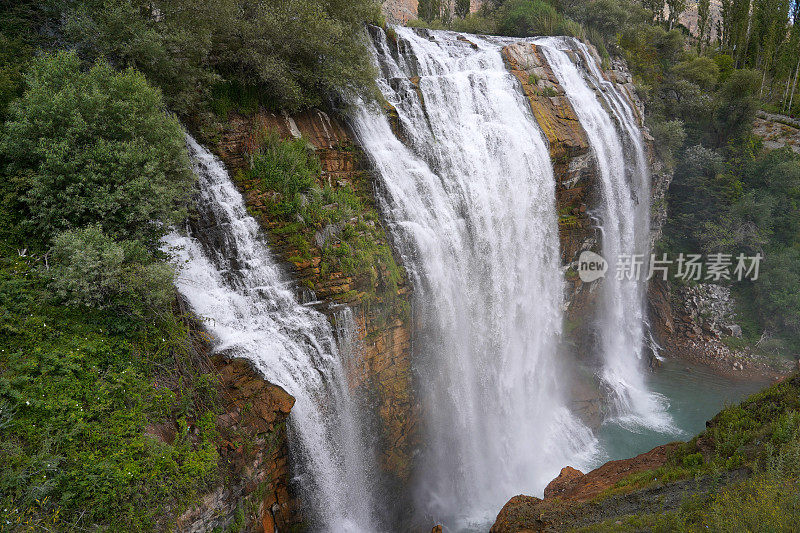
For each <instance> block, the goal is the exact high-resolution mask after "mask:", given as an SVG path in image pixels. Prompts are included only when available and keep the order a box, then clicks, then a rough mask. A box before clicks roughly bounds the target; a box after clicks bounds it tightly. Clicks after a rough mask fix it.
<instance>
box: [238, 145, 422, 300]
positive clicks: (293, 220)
mask: <svg viewBox="0 0 800 533" xmlns="http://www.w3.org/2000/svg"><path fill="white" fill-rule="evenodd" d="M255 136H256V139H257V140H256V142H255V149H254V150H253V153H251V154H249V159H250V168H249V170H247V171H246V172H244V173H242V174H240V175H239V176H238V178H237V179H238V180H239V181H240V182H241V183H243V184H244V185H245V187H255V189H256V190H257V191H258V193H259V194H261V195H262V196H263V197H264V198H265V210H266V215H267V218H266V221H267V223H268V224H269V225H270V227H271V230H272V231H273V232H274V233H276V234H279V235H285V236H286V238H287V239H288V241H289V244H290V245H291V247H292V250H293V253H294V255H293V256H291V257H290V258H289V260H290V261H291V262H292V263H294V264H296V265H303V264H306V263H308V262H310V261H312V259H313V257H320V258H321V261H320V263H319V265H318V268H319V277H320V278H322V279H326V278H327V277H329V276H330V275H331V274H332V273H335V272H341V273H342V274H344V275H345V276H349V277H351V278H353V279H354V280H355V283H354V285H353V288H352V289H351V290H350V291H348V292H346V293H344V294H341V295H339V296H337V298H339V299H340V300H343V301H347V300H351V299H357V300H358V301H360V302H361V303H362V304H364V305H365V306H366V308H367V309H369V308H370V307H371V306H373V305H375V304H384V305H381V306H380V308H381V310H382V313H383V314H386V313H400V315H404V314H405V312H406V311H407V309H405V305H406V302H405V301H404V300H402V299H400V298H398V288H399V285H400V284H401V283H402V282H403V279H404V273H403V271H402V269H401V268H400V267H399V266H398V265H397V263H396V262H395V260H394V256H393V254H392V249H391V247H390V246H389V243H388V239H387V236H386V234H385V231H384V229H383V228H382V226H381V225H380V224H379V222H378V213H377V210H376V209H375V208H374V205H372V202H371V201H370V202H369V203H368V204H365V200H364V199H365V198H369V196H370V195H371V191H370V189H369V187H366V176H365V175H364V172H363V171H357V172H354V173H352V176H353V177H352V180H353V182H352V183H336V184H331V183H324V182H323V181H322V180H321V179H320V173H321V167H320V161H319V158H318V157H317V155H316V154H315V153H314V152H313V150H312V148H311V147H310V146H309V144H308V143H307V142H306V141H305V140H304V139H295V140H282V139H280V138H279V137H278V135H277V134H276V133H275V132H269V131H258V132H256V133H255ZM351 149H352V148H351ZM309 288H310V289H312V290H314V289H315V287H314V286H313V284H312V285H311V286H309Z"/></svg>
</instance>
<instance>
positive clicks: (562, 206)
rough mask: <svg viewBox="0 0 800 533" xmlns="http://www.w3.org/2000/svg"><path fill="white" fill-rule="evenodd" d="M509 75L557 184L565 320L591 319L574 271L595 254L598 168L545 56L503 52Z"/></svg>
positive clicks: (520, 47)
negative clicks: (540, 136) (582, 258)
mask: <svg viewBox="0 0 800 533" xmlns="http://www.w3.org/2000/svg"><path fill="white" fill-rule="evenodd" d="M502 54H503V59H504V60H505V63H506V66H507V68H508V69H509V71H510V72H511V73H512V74H513V75H514V76H515V77H516V78H517V79H518V80H519V82H520V85H521V86H522V90H523V92H524V93H525V96H526V98H527V99H528V102H529V103H530V107H531V111H532V112H533V116H534V118H535V119H536V122H537V123H538V124H539V127H540V128H541V129H542V132H543V133H544V135H545V137H546V138H547V141H548V145H549V148H550V158H551V160H552V161H553V171H554V175H555V179H556V206H557V209H558V214H559V219H558V228H559V239H560V241H561V262H562V264H563V265H565V272H566V276H567V284H568V287H567V317H568V319H569V320H572V321H578V320H580V318H581V317H585V316H587V315H589V314H591V300H592V293H593V290H594V289H593V286H594V285H595V284H596V283H592V284H584V283H583V282H582V281H581V280H580V279H578V276H577V273H576V272H577V271H576V270H575V269H574V268H572V267H571V266H570V265H572V264H573V263H574V262H576V261H577V259H578V256H579V255H580V253H581V252H582V251H584V250H593V251H598V249H599V233H598V230H597V227H596V226H595V225H594V224H593V222H592V220H591V218H590V217H589V211H590V208H591V207H592V206H595V205H598V204H599V202H600V198H599V196H598V192H597V187H595V181H596V176H597V169H596V168H595V162H594V158H593V157H592V154H591V151H590V148H589V140H588V138H587V136H586V132H585V131H584V129H583V126H581V124H580V122H579V121H578V117H577V116H576V114H575V110H574V109H573V108H572V104H571V103H570V101H569V99H568V98H567V96H566V94H565V93H564V89H563V88H562V87H561V86H560V85H559V83H558V80H557V79H556V77H555V75H554V74H553V71H552V70H551V69H550V66H549V65H548V63H547V61H546V59H545V58H544V55H543V54H542V53H541V52H540V51H539V50H538V49H537V47H536V45H535V44H532V43H515V44H511V45H508V46H506V47H504V48H503V51H502Z"/></svg>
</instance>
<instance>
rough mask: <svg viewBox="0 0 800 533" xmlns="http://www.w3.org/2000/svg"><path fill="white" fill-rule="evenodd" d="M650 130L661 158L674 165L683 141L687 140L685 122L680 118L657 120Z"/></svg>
mask: <svg viewBox="0 0 800 533" xmlns="http://www.w3.org/2000/svg"><path fill="white" fill-rule="evenodd" d="M650 131H651V133H652V134H653V138H654V139H655V141H656V142H655V145H656V149H657V150H658V154H659V155H660V156H661V159H662V160H663V161H664V163H666V164H667V165H668V166H670V167H671V166H673V164H674V163H675V154H676V153H677V152H678V151H679V150H680V149H681V148H682V147H683V142H684V141H685V140H686V132H685V131H684V129H683V122H681V121H680V120H669V121H664V122H655V123H654V124H652V125H651V126H650Z"/></svg>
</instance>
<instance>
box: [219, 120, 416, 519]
mask: <svg viewBox="0 0 800 533" xmlns="http://www.w3.org/2000/svg"><path fill="white" fill-rule="evenodd" d="M264 130H270V131H275V132H278V133H279V135H280V136H281V137H283V138H299V137H302V138H304V139H305V140H307V141H308V142H309V144H310V145H311V147H312V148H313V149H314V151H315V153H316V155H317V156H318V157H319V160H320V163H321V167H322V173H321V175H320V176H319V178H318V184H319V185H320V186H321V187H323V188H325V187H329V188H331V189H332V190H336V189H337V188H343V187H347V188H348V189H351V190H353V191H354V192H355V194H356V195H357V196H358V198H359V200H360V201H361V203H362V205H363V209H364V212H363V213H355V215H356V216H355V217H354V218H353V219H352V220H351V221H350V222H345V223H344V225H343V226H342V227H338V226H337V227H335V228H333V227H320V228H316V229H315V233H314V235H313V237H312V238H310V239H309V247H308V250H306V251H305V252H306V253H305V255H304V254H303V253H301V252H300V251H299V250H298V248H297V246H298V245H297V240H296V239H295V238H293V237H295V235H294V234H295V233H296V230H294V231H287V230H288V229H290V228H288V226H287V224H286V223H285V222H283V221H280V220H276V219H275V218H273V217H271V216H270V214H269V200H270V199H269V192H268V191H264V190H263V189H262V188H261V187H260V184H259V183H256V182H252V181H247V180H246V179H245V180H243V179H242V175H243V174H242V173H239V179H238V184H239V186H240V188H241V189H242V190H243V193H244V196H245V199H246V203H247V206H248V209H249V210H250V212H251V214H252V215H253V216H255V217H256V218H257V219H258V220H260V222H261V224H262V226H263V227H264V228H265V230H266V233H267V236H268V238H269V241H270V248H271V249H272V250H273V251H275V252H276V253H277V254H279V256H280V257H282V258H283V259H284V261H285V264H286V265H287V266H288V267H289V268H290V269H291V271H292V278H293V279H294V280H296V282H297V290H298V293H299V294H300V297H301V299H303V301H311V302H315V303H314V305H316V307H317V308H318V309H319V310H320V311H321V312H323V313H326V314H328V315H329V316H330V318H331V321H332V322H335V314H336V311H337V310H339V309H341V308H342V306H343V305H347V306H349V307H350V308H351V309H352V311H353V314H354V318H355V321H356V323H357V326H358V327H357V330H358V333H357V334H358V337H359V338H358V346H359V353H358V354H357V357H356V358H355V359H356V360H355V364H354V365H353V367H352V368H350V369H349V372H350V376H349V378H350V379H349V381H350V383H351V385H352V387H353V388H354V389H355V393H356V395H357V396H360V397H363V398H367V399H368V401H369V404H370V405H374V406H375V407H376V424H377V427H375V428H374V432H375V439H376V440H377V441H378V447H379V450H380V454H381V455H380V463H381V466H382V467H383V470H384V473H385V474H386V480H385V481H386V484H387V488H388V489H390V490H391V489H392V487H397V486H399V485H402V484H404V483H405V482H406V481H407V480H408V477H409V475H410V473H411V467H412V465H411V459H412V455H413V452H414V449H415V448H416V446H417V445H418V430H417V425H418V415H417V407H416V404H415V400H414V397H413V395H412V375H411V340H410V339H411V327H410V315H409V313H408V301H409V287H408V285H407V283H406V282H405V280H404V279H402V280H401V281H400V282H399V283H398V285H397V289H396V290H388V289H385V288H384V289H382V290H380V291H379V290H376V285H380V286H383V285H382V281H381V280H382V279H384V278H385V277H386V276H388V275H389V272H387V271H386V269H387V268H397V267H396V265H394V262H393V259H392V252H391V250H390V248H389V243H388V234H387V233H386V232H385V231H384V229H383V227H382V224H381V222H380V214H379V213H378V209H377V206H376V204H375V199H374V183H373V180H372V176H371V174H370V173H369V171H368V170H367V168H366V166H365V165H364V161H365V160H366V158H365V156H364V154H363V153H362V152H361V150H360V149H359V148H358V147H357V146H356V145H355V144H354V143H353V140H352V138H353V137H352V135H351V134H350V132H349V131H348V129H347V127H346V126H345V125H344V124H343V123H342V122H340V121H338V120H337V119H336V118H334V117H331V116H329V115H328V114H327V113H325V112H323V111H321V110H318V109H311V110H307V111H304V112H300V113H295V114H292V115H289V114H285V113H284V114H274V113H267V112H260V113H257V114H256V115H254V116H251V117H241V116H235V117H232V118H231V119H230V120H229V121H228V124H227V128H226V130H225V131H224V132H223V133H222V135H221V139H220V141H219V142H218V144H217V145H216V151H217V153H218V154H219V155H220V157H221V158H222V160H223V161H224V162H225V164H226V166H228V168H229V170H230V171H231V173H232V174H236V173H237V171H238V170H244V169H246V167H247V164H248V159H247V158H248V154H251V153H253V151H254V150H255V149H256V148H257V144H258V142H259V138H258V132H259V131H264ZM359 221H361V222H363V221H366V223H367V224H369V225H371V228H372V229H371V230H370V231H369V232H367V233H363V234H362V235H363V238H365V239H370V240H371V242H370V243H369V246H370V247H371V249H382V250H388V251H386V252H385V254H386V255H388V257H389V260H390V261H391V264H386V263H385V262H379V265H378V266H377V267H375V268H377V269H378V270H379V271H378V272H375V269H374V268H372V269H370V270H369V271H365V272H360V273H359V272H357V273H355V274H352V273H351V274H345V273H344V272H343V270H342V268H337V267H336V266H335V264H334V263H327V264H326V263H325V261H326V259H325V258H324V257H323V249H322V244H323V243H324V241H325V239H327V238H331V236H334V237H335V234H337V233H339V232H343V231H347V228H346V226H347V225H348V224H349V225H351V226H353V228H352V229H355V230H356V231H360V230H357V229H356V226H357V224H358V222H359ZM331 265H333V266H331ZM376 280H377V281H376ZM377 475H380V474H377ZM395 503H397V504H398V505H402V502H400V501H399V499H395Z"/></svg>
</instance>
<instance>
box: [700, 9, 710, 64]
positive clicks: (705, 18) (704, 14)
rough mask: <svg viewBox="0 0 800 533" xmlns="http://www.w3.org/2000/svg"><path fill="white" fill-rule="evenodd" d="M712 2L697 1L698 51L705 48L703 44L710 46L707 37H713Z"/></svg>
mask: <svg viewBox="0 0 800 533" xmlns="http://www.w3.org/2000/svg"><path fill="white" fill-rule="evenodd" d="M710 22H711V2H710V0H699V1H698V2H697V52H698V53H700V52H701V51H702V50H703V46H704V45H705V46H708V42H707V39H708V40H710V38H711V28H709V23H710Z"/></svg>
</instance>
